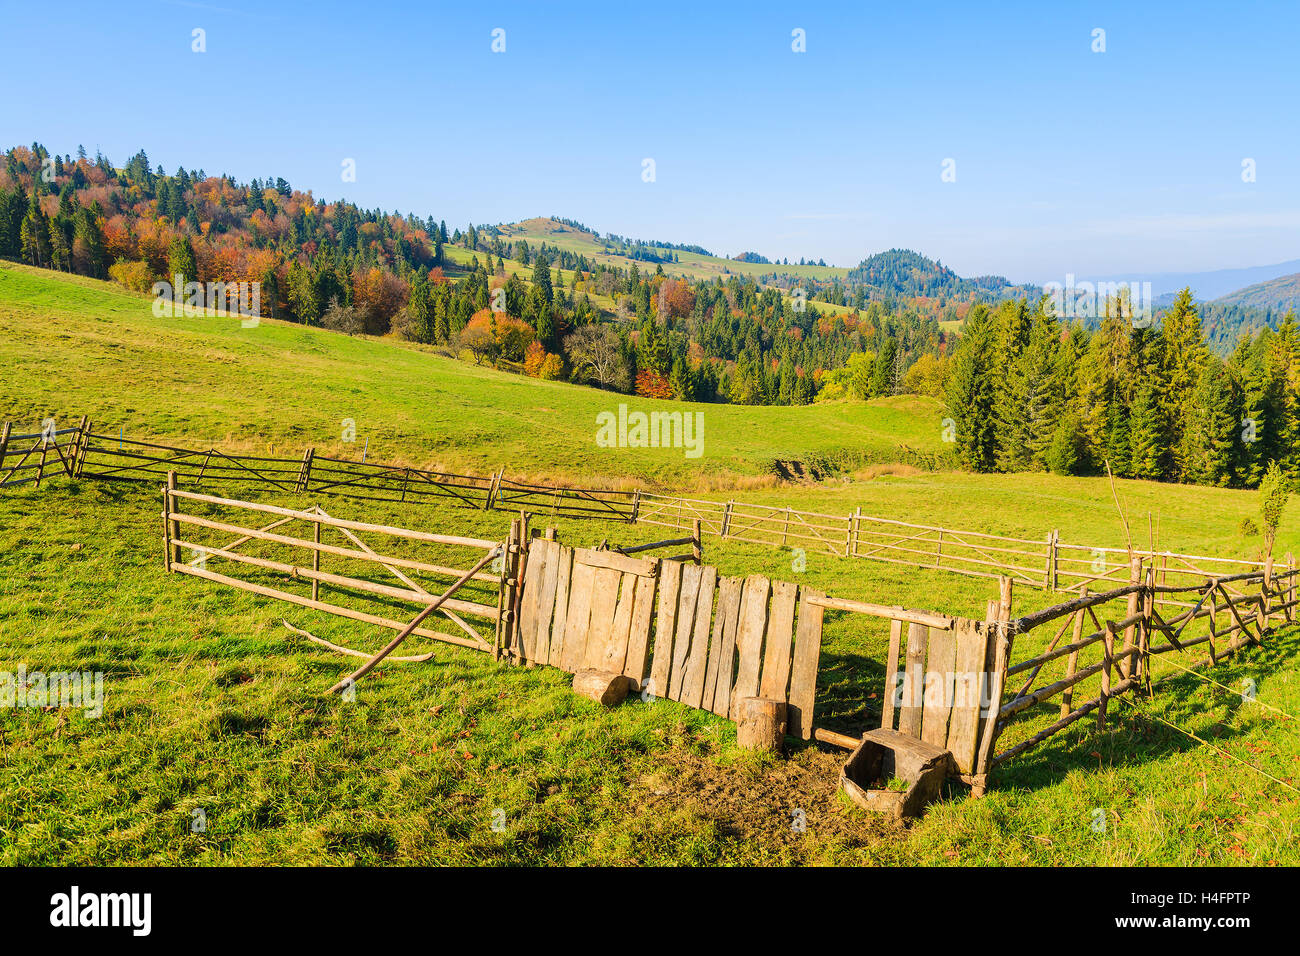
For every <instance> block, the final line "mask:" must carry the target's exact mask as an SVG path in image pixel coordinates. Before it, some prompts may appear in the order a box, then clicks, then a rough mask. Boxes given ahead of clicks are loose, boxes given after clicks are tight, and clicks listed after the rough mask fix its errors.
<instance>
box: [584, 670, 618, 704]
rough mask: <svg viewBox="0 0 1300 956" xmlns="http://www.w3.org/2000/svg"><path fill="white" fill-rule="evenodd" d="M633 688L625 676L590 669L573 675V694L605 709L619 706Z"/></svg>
mask: <svg viewBox="0 0 1300 956" xmlns="http://www.w3.org/2000/svg"><path fill="white" fill-rule="evenodd" d="M631 686H632V682H631V680H629V679H628V677H627V676H626V675H625V674H611V673H610V672H609V671H598V670H590V669H588V670H580V671H578V672H577V673H576V674H574V675H573V692H574V693H575V694H581V695H582V696H583V697H590V698H591V699H592V700H594V701H595V702H596V703H598V704H600V705H602V706H604V707H614V706H617V705H618V704H619V703H620V702H621V701H622V700H623V699H624V698H625V697H627V694H628V691H629V690H630V689H631Z"/></svg>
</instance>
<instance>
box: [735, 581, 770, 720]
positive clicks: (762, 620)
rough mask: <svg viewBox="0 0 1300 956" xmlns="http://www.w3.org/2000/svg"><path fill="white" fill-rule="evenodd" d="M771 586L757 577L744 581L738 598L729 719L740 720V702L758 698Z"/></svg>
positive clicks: (768, 582)
mask: <svg viewBox="0 0 1300 956" xmlns="http://www.w3.org/2000/svg"><path fill="white" fill-rule="evenodd" d="M770 590H771V582H770V581H768V579H767V578H765V577H763V576H762V575H761V574H751V575H750V576H749V577H747V578H746V579H745V587H744V589H743V590H742V591H741V595H740V624H739V627H738V628H737V630H736V649H737V652H738V653H739V655H740V660H739V663H738V664H737V666H736V683H735V686H733V687H732V689H731V706H730V711H729V714H730V717H731V719H732V720H736V719H737V718H738V717H739V716H740V701H741V700H743V699H744V698H746V697H757V696H758V679H759V672H760V670H761V668H762V666H763V632H764V631H765V630H766V629H767V595H768V592H769V591H770Z"/></svg>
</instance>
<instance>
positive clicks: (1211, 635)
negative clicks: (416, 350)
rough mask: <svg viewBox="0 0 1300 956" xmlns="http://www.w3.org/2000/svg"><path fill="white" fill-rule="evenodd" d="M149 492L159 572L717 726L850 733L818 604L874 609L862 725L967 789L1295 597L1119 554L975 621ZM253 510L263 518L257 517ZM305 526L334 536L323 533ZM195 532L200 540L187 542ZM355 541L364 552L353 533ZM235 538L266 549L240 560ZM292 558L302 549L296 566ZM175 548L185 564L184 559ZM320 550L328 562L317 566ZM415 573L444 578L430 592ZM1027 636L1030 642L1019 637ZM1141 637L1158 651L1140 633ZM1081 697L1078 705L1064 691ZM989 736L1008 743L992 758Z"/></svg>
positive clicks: (1287, 606)
mask: <svg viewBox="0 0 1300 956" xmlns="http://www.w3.org/2000/svg"><path fill="white" fill-rule="evenodd" d="M163 502H164V509H163V515H162V519H163V539H164V564H165V567H166V570H168V571H171V572H177V573H182V574H187V575H191V576H194V577H199V578H203V579H206V580H209V581H214V582H216V583H220V584H225V585H229V586H232V587H236V588H240V589H243V590H246V591H250V592H252V593H255V594H259V595H262V596H265V597H271V598H275V599H278V600H281V601H286V602H289V603H292V604H296V605H298V606H301V607H305V608H308V609H311V610H318V611H324V612H326V613H330V614H335V615H339V616H342V617H345V618H348V619H351V620H355V621H359V622H361V623H364V624H370V625H376V626H379V627H384V628H389V629H392V630H397V631H400V632H401V634H400V635H399V639H398V640H400V639H401V638H402V637H405V636H406V635H409V634H416V635H419V636H422V637H426V638H430V639H433V640H436V641H442V642H447V643H452V644H457V645H460V646H464V647H469V648H472V649H475V650H480V651H485V652H490V653H493V654H494V655H495V656H497V657H498V658H500V657H503V656H505V657H508V658H510V659H512V660H514V661H516V662H519V663H527V664H546V665H551V666H555V667H559V668H562V669H564V670H566V671H570V672H573V673H577V672H578V671H581V670H588V669H590V670H598V671H601V672H603V673H606V674H619V675H622V676H625V677H626V678H628V680H629V681H630V683H631V686H632V687H633V688H634V689H636V690H640V691H642V692H643V693H644V694H646V695H652V696H656V697H664V698H667V699H670V700H674V701H678V702H681V703H684V704H687V705H688V706H691V707H696V708H699V709H703V710H708V711H711V712H712V713H715V714H717V715H719V716H721V717H724V718H727V719H730V720H736V719H737V716H738V711H739V706H740V702H741V701H742V700H744V699H745V698H750V697H762V698H765V699H769V700H778V701H782V702H784V703H785V704H786V707H787V715H788V728H787V731H788V733H790V734H791V735H793V736H796V737H801V738H803V739H805V740H806V739H810V738H815V739H817V740H819V741H822V742H825V743H830V744H835V745H839V746H843V747H848V748H852V747H853V746H855V745H856V743H857V738H854V737H851V736H848V735H845V734H842V733H839V732H836V731H832V730H828V729H825V728H819V727H817V726H816V725H815V713H816V698H817V690H818V687H817V679H818V672H819V669H820V660H821V644H822V628H823V623H824V615H825V613H826V612H828V611H830V612H843V613H849V614H854V615H865V616H867V617H871V618H876V619H883V620H887V621H888V622H889V644H888V650H887V652H886V654H885V660H884V662H883V663H884V675H885V676H884V683H883V686H882V687H881V688H879V691H880V694H879V698H880V699H881V701H882V708H881V720H880V725H881V727H883V728H887V729H893V730H897V731H898V732H899V733H903V734H906V735H908V736H911V737H914V738H916V739H920V740H923V741H926V742H928V743H931V744H935V745H937V746H939V747H941V748H942V749H945V750H947V751H949V753H950V754H951V755H952V763H951V767H950V772H951V773H952V774H953V775H954V776H955V777H956V778H957V779H959V780H961V781H963V782H965V783H968V784H970V785H971V786H972V788H973V792H974V793H976V794H977V795H978V794H981V793H983V792H984V791H985V788H986V787H987V784H988V779H989V774H990V773H991V772H992V771H993V770H994V769H995V768H997V767H998V766H1000V765H1002V764H1004V763H1006V762H1007V761H1008V760H1011V759H1012V758H1015V757H1017V756H1020V755H1021V754H1024V753H1025V752H1026V751H1028V750H1030V749H1032V748H1033V747H1035V746H1037V745H1039V744H1041V743H1043V742H1044V741H1046V740H1047V739H1049V738H1050V737H1052V736H1053V735H1055V734H1057V733H1059V732H1061V731H1062V730H1064V729H1065V728H1067V727H1069V726H1070V725H1072V724H1073V723H1075V722H1076V721H1078V720H1080V719H1082V718H1083V717H1086V716H1088V715H1089V714H1095V715H1096V719H1097V722H1098V726H1099V727H1102V726H1104V723H1105V719H1106V714H1107V709H1108V704H1109V701H1110V700H1112V699H1113V698H1115V697H1117V696H1120V695H1122V694H1126V693H1130V692H1132V691H1135V690H1137V689H1138V688H1140V687H1142V686H1144V684H1145V685H1146V686H1147V687H1148V688H1149V687H1150V662H1151V661H1152V659H1153V658H1155V657H1157V656H1159V655H1163V654H1170V653H1178V654H1181V655H1184V656H1188V665H1187V666H1188V668H1189V669H1190V668H1195V667H1200V666H1203V665H1205V664H1214V663H1217V662H1219V661H1222V660H1223V659H1225V658H1226V657H1228V656H1230V655H1231V654H1233V653H1234V652H1235V651H1236V650H1237V649H1239V648H1241V647H1242V646H1244V645H1245V644H1247V643H1253V642H1259V641H1261V640H1262V639H1264V638H1265V637H1266V635H1267V634H1268V632H1269V629H1270V624H1271V622H1272V621H1273V620H1274V619H1276V618H1281V619H1282V620H1285V621H1287V622H1293V621H1294V620H1295V618H1296V607H1297V606H1300V600H1298V598H1297V594H1298V588H1297V585H1298V583H1300V572H1298V571H1297V570H1296V568H1295V567H1294V562H1293V561H1290V560H1288V566H1287V567H1286V568H1282V569H1279V568H1274V567H1273V566H1272V564H1271V563H1270V564H1269V565H1268V566H1266V567H1265V568H1264V569H1263V570H1259V571H1250V572H1245V573H1240V574H1234V575H1225V576H1219V577H1210V578H1206V579H1204V580H1202V581H1201V582H1200V583H1199V584H1196V585H1192V586H1189V585H1184V584H1163V583H1159V580H1158V573H1159V570H1160V564H1159V562H1151V561H1150V560H1149V559H1145V560H1144V559H1143V558H1142V557H1136V558H1135V559H1134V566H1135V567H1136V568H1137V574H1136V576H1137V577H1138V581H1137V583H1130V584H1126V585H1123V586H1121V587H1118V588H1113V589H1111V590H1108V591H1104V592H1101V593H1097V594H1089V593H1086V589H1085V593H1084V594H1083V595H1081V596H1079V597H1076V598H1073V599H1071V600H1069V601H1066V602H1064V603H1062V604H1059V605H1056V606H1054V607H1050V608H1047V609H1045V610H1042V611H1037V612H1034V613H1031V614H1028V615H1025V616H1022V617H1019V618H1013V617H1012V615H1011V598H1012V591H1013V585H1014V580H1015V579H1013V578H1011V577H1008V576H1003V577H1002V578H1001V579H1000V597H999V598H998V599H997V600H994V601H990V602H989V606H988V612H987V615H986V616H985V618H984V619H983V620H978V619H971V618H964V617H958V616H950V615H946V614H941V613H936V612H932V611H922V610H912V609H907V608H902V607H896V606H895V607H890V606H885V605H878V604H871V603H868V602H865V601H857V600H847V599H842V598H834V597H831V596H829V595H827V594H825V593H823V592H820V591H817V590H814V589H811V588H806V587H801V586H799V585H796V584H794V583H790V582H784V581H773V580H770V579H769V578H767V577H764V576H762V575H749V576H747V577H743V578H742V577H729V576H724V575H720V574H719V573H718V570H717V568H715V567H712V566H708V565H703V564H698V563H684V562H683V561H682V560H681V559H684V558H688V557H690V556H688V555H678V556H676V558H672V559H670V558H662V559H660V558H651V559H646V558H641V557H635V556H633V555H630V554H624V553H621V552H619V551H610V550H600V549H587V548H573V547H568V546H566V545H563V544H561V542H560V541H559V540H558V538H557V534H556V531H555V529H553V528H552V529H548V530H547V531H546V532H545V534H544V536H538V535H537V534H536V532H530V530H529V516H528V515H527V514H526V513H523V514H521V515H520V516H519V517H518V518H516V519H514V520H513V522H512V525H511V530H510V534H509V537H508V538H507V539H506V541H504V542H495V541H490V540H484V539H478V538H470V537H464V536H459V535H446V534H432V533H429V532H421V531H411V530H407V529H402V528H395V527H391V526H385V525H374V524H367V523H363V522H358V521H350V520H344V519H339V518H335V517H332V516H330V515H329V514H327V513H326V512H325V511H324V510H323V509H321V508H320V507H319V506H315V507H312V508H308V509H300V510H295V509H289V508H281V507H276V506H272V505H266V504H258V503H252V502H245V501H238V500H234V499H230V498H223V497H218V496H215V495H208V494H203V493H199V492H193V491H185V490H181V489H180V488H178V487H176V482H175V476H174V475H173V476H169V481H168V484H167V485H166V486H164V487H163ZM183 506H184V507H186V508H187V510H182V507H183ZM191 508H202V509H206V510H207V511H208V512H218V513H220V512H225V511H230V510H233V511H235V512H236V513H237V514H238V515H245V516H246V518H245V521H244V523H242V524H241V523H236V519H232V518H222V517H218V516H213V515H211V514H196V513H193V512H192V510H189V509H191ZM254 515H258V516H264V517H269V518H271V519H273V520H271V521H270V522H269V523H266V524H259V523H258V522H257V521H256V520H253V518H252V516H254ZM697 520H698V519H697ZM294 523H302V524H306V525H309V526H310V527H311V528H312V536H311V538H310V539H308V538H306V537H294V536H291V535H290V534H287V533H286V532H285V530H284V529H285V526H287V525H292V524H294ZM324 531H328V532H330V533H331V534H337V535H340V536H342V537H343V538H344V539H345V540H344V541H343V542H341V543H330V542H326V541H323V540H322V532H324ZM204 533H206V534H207V535H208V539H207V540H199V537H198V535H200V534H204ZM214 533H215V535H217V536H218V537H217V538H216V540H213V539H212V536H213V534H214ZM363 534H365V535H369V536H371V538H372V540H374V541H375V542H376V543H377V544H379V545H380V547H383V548H384V553H381V552H380V551H379V550H378V549H377V548H376V547H372V546H371V544H370V543H367V542H366V541H364V540H363V539H362V538H361V537H360V536H361V535H363ZM380 538H382V539H386V543H384V542H379V541H378V540H377V539H380ZM687 540H690V539H687ZM694 540H695V541H697V542H698V538H696V539H694ZM400 542H406V543H408V544H411V545H414V546H416V547H417V549H418V548H422V547H436V548H437V549H439V554H441V553H442V552H445V551H447V550H451V551H457V552H458V553H463V552H464V551H465V550H468V551H469V552H471V553H472V554H473V555H477V556H480V557H479V561H478V563H477V564H473V566H472V567H470V568H469V570H464V569H463V568H462V567H459V566H450V565H448V564H444V563H442V561H441V560H439V557H438V555H429V554H424V553H420V552H419V551H418V550H417V552H416V553H405V554H398V553H395V551H396V550H397V549H396V548H395V547H394V546H393V545H394V543H400ZM678 543H679V542H678V541H676V540H675V541H669V542H657V543H655V545H653V546H660V547H662V546H664V545H670V546H676V545H677V544H678ZM253 544H257V545H263V546H265V547H264V549H263V550H265V549H266V548H270V549H273V550H274V553H271V554H266V553H263V554H252V553H249V549H250V547H252V545H253ZM300 552H306V554H307V557H304V558H299V559H296V558H295V557H294V555H295V554H297V553H300ZM183 553H188V554H190V555H195V556H197V560H190V561H186V560H185V558H184V557H183V556H182V554H183ZM495 555H500V556H501V559H502V560H501V561H500V566H499V567H498V568H496V569H494V570H492V571H487V570H482V569H483V568H484V565H485V562H486V561H487V560H488V559H489V558H491V557H493V556H495ZM1288 557H1289V556H1288ZM323 558H328V559H329V560H330V561H331V562H333V563H335V564H336V567H335V568H334V569H332V570H329V571H326V570H324V569H323V568H322V567H321V563H322V559H323ZM211 560H220V561H226V562H229V563H231V564H233V565H241V566H243V567H245V568H251V569H253V570H254V571H255V572H269V573H270V575H271V576H272V578H273V582H272V583H263V582H261V581H258V580H250V579H248V578H245V577H236V576H234V575H233V574H223V573H220V572H217V571H213V570H211V569H209V568H208V567H207V562H208V561H211ZM470 563H471V562H470V561H469V560H465V561H463V562H461V564H470ZM358 564H359V565H361V566H364V567H367V568H369V569H370V570H371V571H372V572H373V570H374V568H375V567H379V568H383V569H384V570H385V571H387V572H388V573H389V574H391V575H392V576H393V577H394V578H396V583H383V582H381V581H375V580H373V579H372V578H369V577H365V576H363V575H361V574H359V573H356V572H352V573H349V569H350V568H351V567H353V566H356V565H358ZM1153 565H1154V566H1153ZM420 576H422V577H423V580H421V577H420ZM286 578H287V579H288V580H289V581H300V582H306V583H308V584H310V595H308V594H306V593H299V592H295V591H290V590H286V589H285V586H284V585H283V584H279V583H278V582H280V581H283V580H284V579H286ZM435 579H441V580H446V579H454V580H455V583H454V584H453V585H452V586H451V587H450V588H449V589H447V590H446V591H444V592H443V593H442V594H440V595H438V596H436V597H435V592H436V591H437V590H438V586H435V584H434V580H435ZM466 584H471V586H472V587H477V588H478V589H479V592H480V596H478V597H477V599H475V597H474V595H468V596H460V597H454V598H453V597H452V596H451V595H452V594H454V593H457V591H458V589H459V588H461V587H462V585H466ZM426 585H427V586H426ZM324 588H329V589H331V590H333V591H336V592H338V593H339V594H341V595H342V594H347V595H350V596H351V597H352V598H355V597H356V596H358V595H359V596H361V597H363V598H370V599H382V600H383V601H384V602H386V603H387V606H389V607H391V606H393V605H402V604H405V605H412V606H416V607H423V608H424V611H422V612H421V613H420V614H419V615H417V616H416V618H415V619H414V620H413V621H408V622H405V623H404V622H403V621H401V620H399V619H395V618H392V617H389V616H386V615H384V614H380V613H376V612H374V611H370V610H363V609H360V608H358V607H357V606H356V601H355V600H349V603H346V604H343V603H337V601H338V600H341V599H336V600H335V601H326V600H323V599H322V597H321V591H322V590H323V589H324ZM1161 597H1169V598H1180V599H1182V600H1180V601H1178V602H1177V603H1174V604H1173V606H1174V607H1175V608H1176V609H1178V610H1177V613H1176V614H1168V615H1166V614H1164V613H1162V611H1161V607H1160V604H1159V599H1160V598H1161ZM434 610H437V611H439V612H440V613H441V614H442V615H443V616H444V617H445V618H446V619H447V620H448V621H449V622H451V623H452V624H454V625H455V629H454V630H453V632H452V633H447V632H446V631H437V630H433V629H431V628H428V627H421V626H417V625H418V624H419V622H420V621H422V620H423V619H424V617H425V616H426V615H428V614H429V613H430V612H432V611H434ZM466 618H469V619H471V620H473V621H474V622H476V623H477V624H478V625H479V627H481V628H483V630H482V631H481V632H480V630H477V629H476V628H475V627H474V626H473V625H471V624H470V623H468V622H467V621H466V620H465V619H466ZM1058 622H1059V626H1057V627H1056V630H1055V633H1054V634H1053V636H1052V637H1051V638H1050V639H1046V634H1047V632H1048V631H1049V630H1050V627H1051V626H1052V625H1055V624H1057V623H1058ZM1089 622H1091V625H1092V626H1091V627H1089ZM295 630H298V629H296V628H295ZM489 632H490V636H489ZM299 633H301V634H304V635H305V636H307V637H309V638H311V639H312V640H315V641H317V643H320V644H323V645H324V646H326V647H329V648H330V649H332V650H335V651H339V652H341V653H344V654H350V655H353V656H358V657H367V658H370V661H369V663H368V665H367V667H368V666H373V663H374V662H375V661H377V660H378V659H379V658H380V657H381V656H382V655H383V653H385V652H381V654H380V655H377V656H372V655H370V654H369V653H367V652H363V651H359V650H355V649H352V648H347V647H342V646H339V645H336V644H332V643H330V642H328V641H325V640H321V639H319V638H316V637H315V636H313V635H311V634H309V633H307V632H306V631H301V630H299ZM1035 635H1037V636H1040V637H1042V638H1043V639H1042V640H1036V641H1035V640H1034V636H1035ZM1160 638H1163V639H1164V641H1163V643H1158V642H1157V641H1158V640H1159V639H1160ZM1063 641H1064V643H1063ZM395 643H396V641H395V642H394V644H392V645H390V647H389V648H388V649H389V650H391V648H392V647H393V646H395ZM1017 643H1021V644H1024V643H1033V644H1034V645H1035V651H1036V652H1035V654H1034V655H1033V656H1031V657H1029V658H1026V659H1023V660H1021V661H1018V662H1014V663H1013V662H1012V652H1013V649H1014V647H1015V645H1016V644H1017ZM1202 645H1208V651H1209V654H1208V657H1205V658H1203V659H1201V658H1199V657H1198V655H1190V656H1189V654H1190V652H1191V651H1192V650H1193V649H1194V648H1198V647H1201V646H1202ZM430 656H431V653H426V654H423V655H417V656H413V657H403V658H393V659H394V660H401V661H422V660H428V659H429V657H430ZM366 669H367V668H365V667H363V668H362V669H361V670H360V671H358V672H356V673H357V674H364V672H365V670H366ZM1058 672H1059V673H1058ZM350 680H351V678H348V679H345V681H344V682H341V683H340V684H339V685H336V689H337V688H338V687H340V686H346V684H347V682H348V681H350ZM1085 689H1086V690H1087V695H1088V699H1086V700H1084V701H1082V702H1078V701H1077V700H1076V697H1078V696H1079V694H1080V693H1082V692H1083V691H1084V690H1085ZM873 696H874V695H873ZM1058 699H1059V700H1058ZM1043 705H1046V706H1047V708H1048V710H1050V711H1051V713H1050V714H1049V713H1047V711H1045V710H1044V706H1043ZM1058 707H1059V713H1058V712H1057V708H1058ZM1004 736H1009V737H1011V738H1013V739H1011V740H1010V741H1009V742H1007V744H1006V746H1005V748H1004V749H1002V750H1001V751H999V750H998V746H999V743H1000V741H1001V740H1002V738H1003V737H1004Z"/></svg>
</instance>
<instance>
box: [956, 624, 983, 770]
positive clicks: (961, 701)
mask: <svg viewBox="0 0 1300 956" xmlns="http://www.w3.org/2000/svg"><path fill="white" fill-rule="evenodd" d="M955 634H956V637H957V660H956V666H955V667H954V670H955V671H956V672H957V676H956V680H955V681H954V688H953V689H954V694H953V706H952V717H951V718H950V722H949V725H948V750H949V751H951V753H952V755H953V759H954V760H955V761H956V763H957V769H958V770H959V771H960V772H962V773H973V772H974V767H975V747H976V744H977V742H978V736H979V726H980V695H981V692H982V690H983V688H984V682H985V677H986V675H985V671H984V661H985V659H986V658H987V656H988V636H987V635H986V634H985V633H984V631H983V630H981V629H980V628H979V627H978V626H977V625H976V623H975V622H974V621H969V620H965V619H961V620H958V622H957V627H956V630H955Z"/></svg>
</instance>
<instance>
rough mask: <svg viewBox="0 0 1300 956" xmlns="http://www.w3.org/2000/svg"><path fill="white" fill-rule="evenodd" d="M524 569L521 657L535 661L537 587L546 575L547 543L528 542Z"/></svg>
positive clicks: (521, 603)
mask: <svg viewBox="0 0 1300 956" xmlns="http://www.w3.org/2000/svg"><path fill="white" fill-rule="evenodd" d="M521 564H522V566H523V567H524V593H523V597H522V598H521V599H520V602H519V657H520V659H521V660H525V661H531V660H535V658H534V656H533V648H534V646H535V645H536V643H537V604H538V597H539V595H540V593H541V590H542V589H541V588H540V587H539V586H538V585H537V582H539V581H540V580H541V578H542V576H543V574H544V573H545V571H544V569H545V564H546V542H545V541H543V540H542V539H541V538H534V539H533V540H532V541H530V542H528V556H527V558H526V559H525V560H524V561H522V562H521Z"/></svg>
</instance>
